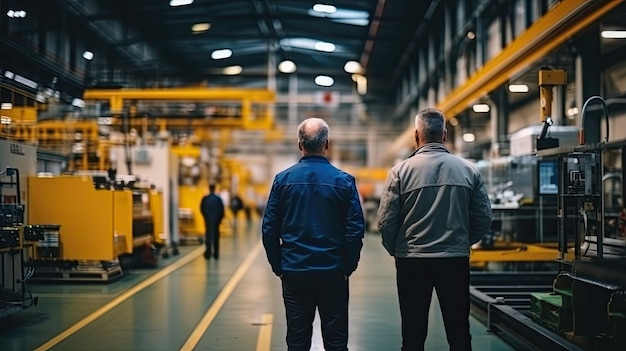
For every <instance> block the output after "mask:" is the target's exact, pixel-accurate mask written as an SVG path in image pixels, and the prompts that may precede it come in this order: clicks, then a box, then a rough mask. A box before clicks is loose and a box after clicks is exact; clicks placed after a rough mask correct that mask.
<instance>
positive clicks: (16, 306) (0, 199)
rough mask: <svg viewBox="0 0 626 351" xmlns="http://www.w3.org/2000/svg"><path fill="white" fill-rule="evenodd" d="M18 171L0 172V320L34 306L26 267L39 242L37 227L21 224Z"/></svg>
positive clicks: (34, 300) (22, 210)
mask: <svg viewBox="0 0 626 351" xmlns="http://www.w3.org/2000/svg"><path fill="white" fill-rule="evenodd" d="M19 178H20V176H19V170H18V169H17V168H12V167H7V168H6V169H4V170H2V171H0V272H1V275H0V277H1V278H0V319H2V318H3V317H6V316H9V315H10V314H12V313H15V312H17V311H20V310H22V309H24V308H27V307H30V306H34V305H37V301H38V297H37V296H36V295H34V294H32V293H31V292H30V290H29V289H28V288H27V282H28V281H29V280H30V278H31V276H32V274H33V272H34V270H33V269H32V268H31V267H28V266H27V265H26V261H27V260H28V250H29V249H30V248H31V247H32V245H33V244H34V243H35V242H37V241H39V240H42V239H43V233H42V230H41V228H40V227H38V226H29V225H24V204H23V203H22V201H21V195H20V194H21V189H20V180H19Z"/></svg>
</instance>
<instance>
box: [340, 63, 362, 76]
mask: <svg viewBox="0 0 626 351" xmlns="http://www.w3.org/2000/svg"><path fill="white" fill-rule="evenodd" d="M343 69H344V70H345V71H346V72H348V73H360V72H361V69H362V67H361V64H360V63H359V62H357V61H348V62H346V64H345V65H343Z"/></svg>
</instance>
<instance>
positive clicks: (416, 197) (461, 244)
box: [378, 143, 491, 258]
mask: <svg viewBox="0 0 626 351" xmlns="http://www.w3.org/2000/svg"><path fill="white" fill-rule="evenodd" d="M490 226H491V205H490V203H489V198H488V197H487V191H486V190H485V185H484V183H483V180H482V177H481V176H480V173H479V171H478V169H477V168H476V166H474V165H473V164H472V163H471V162H469V161H467V160H465V159H463V158H461V157H459V156H456V155H453V154H451V153H450V152H449V151H448V150H447V149H446V148H445V147H444V146H443V144H440V143H429V144H426V145H424V146H422V147H420V148H419V149H417V150H415V152H413V153H412V154H411V155H410V156H409V158H408V159H406V160H404V161H402V162H400V163H399V164H397V165H395V166H394V167H393V168H392V169H391V170H390V171H389V173H388V175H387V181H386V184H385V189H384V191H383V194H382V197H381V199H380V206H379V208H378V230H379V231H380V233H381V235H382V241H383V246H384V247H385V248H386V249H387V251H388V252H389V254H391V255H392V256H395V257H397V258H418V257H419V258H431V257H439V258H441V257H469V253H470V246H471V245H472V244H474V243H476V242H478V241H480V239H481V238H482V237H483V235H484V234H485V233H487V231H488V230H489V227H490Z"/></svg>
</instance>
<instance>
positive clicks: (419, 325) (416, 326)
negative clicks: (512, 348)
mask: <svg viewBox="0 0 626 351" xmlns="http://www.w3.org/2000/svg"><path fill="white" fill-rule="evenodd" d="M469 276H470V274H469V258H467V257H459V258H456V257H455V258H398V259H396V278H397V283H398V298H399V301H400V315H401V317H402V351H416V350H420V351H422V350H424V342H425V341H426V334H427V333H428V312H429V308H430V302H431V298H432V294H433V288H435V291H436V292H437V299H438V300H439V307H440V308H441V314H442V316H443V323H444V326H445V329H446V337H447V339H448V344H449V345H450V350H451V351H469V350H471V349H472V344H471V338H472V337H471V335H470V325H469V312H470V300H469Z"/></svg>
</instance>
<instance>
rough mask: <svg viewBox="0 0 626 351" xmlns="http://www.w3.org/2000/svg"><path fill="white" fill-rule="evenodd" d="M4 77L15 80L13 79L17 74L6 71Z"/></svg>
mask: <svg viewBox="0 0 626 351" xmlns="http://www.w3.org/2000/svg"><path fill="white" fill-rule="evenodd" d="M4 76H5V77H7V78H9V79H13V77H15V73H13V72H11V71H4Z"/></svg>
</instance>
